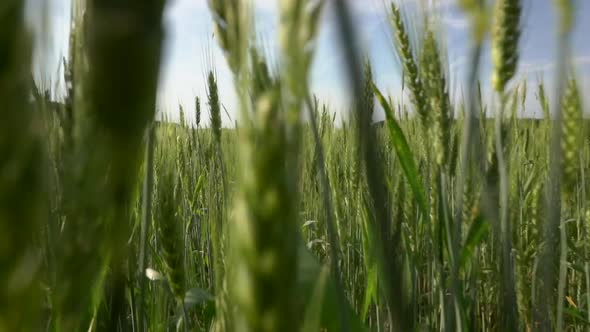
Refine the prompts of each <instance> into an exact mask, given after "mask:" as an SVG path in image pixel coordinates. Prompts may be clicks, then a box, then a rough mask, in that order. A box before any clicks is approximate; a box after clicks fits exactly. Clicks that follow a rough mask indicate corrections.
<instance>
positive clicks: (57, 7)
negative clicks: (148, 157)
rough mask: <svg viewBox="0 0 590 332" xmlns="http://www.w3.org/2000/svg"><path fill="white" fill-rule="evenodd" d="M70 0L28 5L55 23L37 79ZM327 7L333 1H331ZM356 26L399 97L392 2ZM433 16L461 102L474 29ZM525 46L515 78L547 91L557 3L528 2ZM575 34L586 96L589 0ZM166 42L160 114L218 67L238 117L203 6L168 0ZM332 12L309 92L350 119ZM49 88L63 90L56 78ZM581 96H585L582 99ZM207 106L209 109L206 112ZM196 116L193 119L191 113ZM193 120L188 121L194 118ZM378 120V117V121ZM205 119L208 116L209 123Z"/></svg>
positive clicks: (451, 9) (455, 14)
mask: <svg viewBox="0 0 590 332" xmlns="http://www.w3.org/2000/svg"><path fill="white" fill-rule="evenodd" d="M70 1H71V0H29V11H28V12H29V19H30V20H31V21H32V22H37V23H38V22H41V16H42V15H40V13H41V12H42V11H41V10H40V9H42V8H43V7H44V6H46V8H47V9H48V12H49V13H50V15H48V16H47V17H48V18H49V21H50V23H47V24H46V25H45V26H46V27H48V28H45V29H38V30H39V31H38V33H39V32H41V33H40V34H39V35H40V38H39V39H38V40H39V43H38V44H39V45H41V46H42V47H41V48H40V50H41V51H40V52H38V56H37V60H36V67H37V71H38V72H43V73H45V74H44V77H45V79H46V80H48V79H47V76H50V77H52V76H56V75H55V73H57V72H59V67H58V63H59V61H58V59H59V58H60V56H61V55H63V54H67V51H66V50H67V46H68V45H67V44H68V39H67V34H68V30H69V16H70V9H69V8H70ZM253 2H254V4H255V8H256V10H255V16H256V29H257V36H258V42H259V43H260V44H261V45H263V46H264V49H265V50H266V51H267V53H269V54H268V55H269V56H270V57H271V59H273V61H275V62H276V61H278V56H277V54H278V53H277V52H276V50H277V46H276V40H277V35H278V33H277V25H278V14H277V3H278V0H253ZM327 2H328V3H330V2H331V1H329V0H328V1H327ZM350 2H351V4H352V8H353V14H354V22H355V24H356V28H357V31H358V34H359V37H360V40H361V44H362V47H363V51H364V53H365V54H367V55H368V56H369V57H370V59H371V61H372V64H373V69H374V73H375V74H374V75H375V78H376V81H377V84H378V86H380V87H381V88H382V90H384V91H386V92H388V93H389V94H391V95H392V96H393V97H394V98H398V97H400V95H401V76H400V66H399V63H398V60H397V59H396V56H395V52H394V47H393V43H392V38H391V27H390V25H389V23H388V12H389V10H388V8H389V6H388V4H389V3H390V1H389V0H351V1H350ZM396 2H398V3H403V4H404V5H405V7H406V9H407V10H408V13H409V16H410V17H413V15H412V13H413V14H415V17H416V19H419V16H418V11H417V9H416V8H417V6H418V3H420V2H421V1H419V0H406V1H400V0H396ZM435 4H436V5H435V10H431V11H430V13H431V14H432V15H436V16H437V18H438V19H439V20H440V22H441V23H442V24H441V25H440V31H439V34H440V36H441V37H442V38H443V41H444V45H446V49H447V59H448V69H449V72H450V74H451V90H452V91H451V93H452V94H453V95H455V96H459V95H460V93H461V89H462V82H463V81H464V76H465V62H466V59H467V53H468V50H469V25H468V21H467V19H466V17H465V16H464V15H463V14H462V13H461V11H460V10H459V9H458V8H457V6H456V4H455V1H453V0H437V1H435ZM523 6H524V12H523V20H522V28H523V35H522V39H521V48H520V50H521V61H520V64H519V70H518V73H517V77H518V78H524V77H528V79H529V82H528V83H529V84H528V86H529V88H530V89H532V88H533V86H534V85H535V84H534V83H535V82H536V81H537V80H538V79H539V78H543V79H544V80H545V82H546V83H547V86H548V88H549V89H550V90H552V89H551V87H552V82H553V73H554V71H555V69H554V56H555V53H556V48H555V45H556V43H555V26H556V20H555V12H554V8H553V1H552V0H524V1H523ZM576 13H577V17H576V27H575V31H574V34H573V45H574V50H573V53H574V59H573V63H574V66H575V69H576V73H577V75H578V78H579V80H580V81H581V84H582V86H583V89H584V92H590V37H589V36H587V35H586V34H588V31H590V1H588V0H577V9H576ZM165 24H166V29H167V30H166V41H165V51H164V58H163V63H162V70H161V77H160V88H159V91H158V99H159V102H158V103H159V108H160V109H161V110H163V111H165V112H167V113H168V114H169V115H170V116H171V117H175V116H177V113H178V104H179V103H181V104H183V105H184V108H185V109H187V110H192V109H193V108H194V97H195V96H197V95H198V96H200V97H202V99H203V100H205V99H206V91H205V80H204V77H205V75H206V72H207V70H208V69H209V68H211V67H213V68H214V69H215V70H216V71H217V74H218V79H219V84H220V95H221V100H222V102H223V103H224V104H225V106H226V108H227V109H228V111H229V113H230V116H231V117H232V118H233V117H234V115H235V114H236V113H237V112H235V94H234V92H233V83H232V78H231V74H230V72H229V70H228V68H227V65H226V64H225V59H224V57H223V55H222V53H221V51H220V50H219V49H218V48H217V45H216V42H215V40H214V39H213V37H212V32H213V25H212V19H211V16H210V14H209V10H208V7H207V1H206V0H170V1H169V4H168V8H167V10H166V14H165ZM37 25H38V24H37ZM336 41H337V39H336V30H335V26H334V16H333V10H332V8H331V6H330V5H328V6H327V7H326V8H325V11H324V14H323V17H322V24H321V28H320V35H319V40H318V43H317V52H316V57H315V61H314V65H313V68H312V73H311V82H310V83H311V88H312V91H313V92H314V93H316V94H317V95H318V96H319V97H320V99H321V100H323V101H325V102H327V103H329V104H330V105H331V106H332V109H333V110H334V111H336V112H338V113H339V114H341V115H342V114H345V112H346V105H348V99H347V96H348V95H349V94H348V93H347V87H346V84H345V82H346V80H345V77H344V76H343V74H344V73H343V70H342V64H343V61H342V58H341V56H340V49H339V47H338V45H337V42H336ZM487 48H488V49H487V51H486V52H485V53H484V54H485V56H484V59H483V66H482V73H481V75H482V76H481V79H482V83H484V85H486V86H487V85H488V84H489V77H490V74H489V73H490V70H491V62H490V59H489V43H488V45H487ZM51 81H52V82H53V83H52V84H56V85H59V84H60V83H59V82H57V83H56V82H55V79H51ZM583 95H588V94H587V93H583ZM527 100H528V101H527V108H528V109H529V112H530V113H531V114H533V113H535V112H537V111H538V110H539V107H538V103H537V102H536V100H535V98H534V93H533V91H532V90H530V91H529V95H528V98H527ZM203 106H205V105H203ZM191 113H192V112H191ZM189 116H190V114H189ZM376 116H377V117H380V115H379V114H377V115H376ZM205 120H208V116H205ZM223 120H224V124H225V125H230V124H231V123H232V122H233V119H229V118H228V117H227V116H226V115H225V114H224V119H223Z"/></svg>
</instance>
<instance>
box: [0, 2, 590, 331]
mask: <svg viewBox="0 0 590 332" xmlns="http://www.w3.org/2000/svg"><path fill="white" fill-rule="evenodd" d="M207 1H208V8H209V10H210V12H211V15H212V17H213V20H214V21H213V24H214V26H215V40H216V42H217V44H218V46H219V48H220V49H221V50H222V51H223V53H224V55H225V61H226V62H227V64H228V67H229V68H230V70H231V73H232V77H233V84H234V88H235V91H236V95H237V99H238V107H237V110H236V113H237V114H239V120H238V121H237V122H236V126H235V127H234V128H224V127H222V121H221V116H222V112H223V110H222V108H223V102H224V101H223V100H220V98H221V97H220V96H221V94H220V91H219V88H220V86H219V85H218V78H217V76H216V71H215V68H210V71H209V72H208V73H207V75H205V77H204V79H205V80H206V82H204V83H205V84H206V86H207V95H206V96H205V97H203V98H199V97H196V98H195V102H194V104H193V106H194V107H193V108H191V109H187V108H186V107H185V108H180V110H179V114H180V120H179V121H168V120H167V118H166V117H165V116H164V117H161V118H158V120H157V121H156V96H157V88H158V73H159V67H160V64H161V62H162V47H163V46H162V45H163V39H164V34H165V31H164V28H163V22H162V17H163V16H162V15H163V11H164V8H165V6H166V2H167V1H165V0H119V1H113V0H84V1H82V0H80V1H75V2H74V5H73V10H72V13H73V18H72V21H73V22H72V28H71V31H70V49H69V54H68V55H67V56H66V57H65V59H64V77H63V78H62V79H63V80H64V81H65V83H66V84H65V98H63V100H55V98H53V97H52V96H55V93H54V92H55V91H52V90H51V89H52V88H45V87H42V86H41V85H40V84H38V82H35V80H33V79H32V78H31V77H32V75H31V64H32V54H33V53H32V52H33V45H34V43H33V36H32V35H31V34H30V32H29V31H28V29H27V28H26V24H25V21H24V8H25V2H24V1H22V0H2V3H1V4H0V119H1V120H0V332H4V331H6V332H8V331H54V332H61V331H89V332H90V331H219V332H222V331H239V332H279V331H280V332H283V331H286V332H288V331H318V332H319V331H322V332H323V331H351V332H354V331H378V332H381V331H384V332H385V331H587V330H588V329H589V328H590V234H588V231H589V227H590V193H588V191H589V190H590V180H589V179H588V176H590V120H589V119H588V118H587V117H584V107H585V102H586V103H587V102H588V101H584V100H583V99H584V95H583V93H582V90H581V88H580V85H579V83H578V80H577V78H576V76H575V70H572V63H571V47H572V45H570V40H571V39H570V36H571V31H572V27H573V26H574V25H575V24H576V22H575V19H574V15H573V13H574V12H575V1H573V0H556V1H554V3H555V6H554V10H555V11H556V12H557V13H558V14H559V17H560V20H559V25H558V26H556V27H555V31H556V33H557V36H558V39H559V40H558V46H559V50H558V54H559V62H558V65H557V66H556V71H557V75H556V77H557V78H556V81H557V84H552V86H553V87H554V88H555V89H556V91H554V93H553V91H552V93H549V92H548V91H546V89H547V84H545V83H544V82H543V81H539V82H530V81H528V82H527V81H526V80H518V79H517V77H516V75H515V73H516V72H517V68H518V64H519V55H520V54H519V50H520V44H519V41H520V36H521V28H522V8H523V1H521V0H496V1H483V0H461V1H458V3H459V6H460V8H461V9H462V10H463V11H464V13H465V15H467V17H468V18H469V24H470V25H469V31H470V41H469V43H470V45H471V53H470V58H469V59H468V75H467V78H466V79H465V81H466V82H465V86H466V87H468V90H467V91H464V94H463V95H462V96H461V98H454V97H452V94H451V91H450V90H451V88H450V83H449V82H451V79H453V80H455V79H457V78H451V77H450V74H449V73H448V70H446V67H445V61H446V60H445V59H446V55H445V53H444V52H445V51H444V47H442V41H441V36H440V35H439V33H437V31H438V30H437V26H436V24H437V22H436V20H435V19H434V18H432V17H431V16H429V15H428V13H427V12H424V13H423V17H422V18H421V19H422V21H421V22H420V23H419V24H418V23H417V22H414V21H412V20H411V19H409V17H410V16H408V15H405V13H404V6H403V1H401V2H400V1H396V2H393V3H387V7H386V8H388V13H387V17H388V22H389V25H390V29H391V35H392V39H393V40H392V43H393V45H395V47H394V50H393V51H394V52H395V56H396V57H397V58H398V59H399V65H400V68H401V70H402V72H403V75H404V82H405V85H404V91H401V92H400V94H402V95H406V96H407V97H408V98H406V99H399V98H395V97H393V96H389V95H386V94H383V92H382V91H383V89H382V87H379V86H378V85H377V83H376V82H375V81H374V79H373V77H374V72H373V68H372V65H371V63H370V61H368V60H364V59H363V56H362V54H363V50H361V49H358V48H357V47H356V46H355V45H358V43H357V42H356V38H357V35H356V31H355V26H354V24H353V23H352V21H351V10H350V7H349V3H348V2H347V1H345V0H325V1H324V0H319V1H315V0H277V1H278V3H279V11H280V17H281V19H280V22H279V30H280V31H279V35H278V36H276V38H277V41H278V45H279V50H278V52H279V54H275V55H273V56H274V58H278V59H280V65H279V66H276V67H278V68H274V67H273V66H272V65H271V64H270V61H269V60H268V58H269V54H267V52H265V50H264V49H263V48H261V47H259V45H257V43H256V42H255V28H254V22H253V18H252V16H251V5H252V4H251V2H250V1H246V0H207ZM328 3H330V6H328ZM324 10H334V12H335V17H336V26H337V27H338V42H339V44H340V47H341V50H340V52H342V54H343V57H344V59H345V65H343V67H342V68H341V69H340V70H341V71H342V72H343V73H344V74H345V77H347V79H348V80H349V82H350V84H349V86H350V91H349V93H350V95H351V96H353V100H354V102H353V103H352V104H351V105H350V107H349V108H350V113H349V116H348V118H347V119H346V121H343V122H342V123H337V121H336V118H335V115H334V111H333V110H332V109H331V108H330V106H329V105H328V104H327V103H325V102H323V101H322V100H321V99H320V98H318V97H317V96H316V95H315V94H314V93H313V91H312V90H311V88H310V84H309V80H310V68H311V65H312V63H313V59H314V51H315V49H314V46H315V41H316V40H317V38H318V37H317V36H318V34H319V31H318V30H319V27H320V24H319V20H320V18H321V14H322V11H324ZM113 22H114V23H113ZM117 24H119V25H117ZM417 26H419V27H420V28H419V29H417V28H416V27H417ZM415 39H417V40H418V41H419V42H418V43H416V42H414V40H415ZM486 40H489V41H491V51H490V52H491V54H490V56H491V59H492V62H493V70H492V74H491V77H482V75H480V74H481V73H480V72H481V68H480V67H481V58H482V57H483V52H486V48H485V47H484V43H485V42H486ZM481 80H488V81H490V82H491V87H492V90H493V91H492V95H493V98H492V99H493V100H494V102H492V103H490V102H487V101H486V98H484V97H483V96H482V95H483V93H482V88H481V86H482V84H481ZM527 84H528V85H529V87H528V88H527ZM532 85H534V87H532V88H531V86H532ZM531 91H534V92H533V93H532V95H531ZM549 95H551V96H554V97H553V98H549ZM527 98H529V99H535V100H536V103H537V104H538V107H539V109H541V110H542V111H543V115H544V116H543V117H542V118H529V117H527V116H526V113H527V110H526V105H528V103H527V102H526V100H527ZM377 110H380V111H383V112H384V113H385V115H386V116H385V120H384V121H382V122H378V123H374V122H373V121H372V116H373V113H374V112H375V111H377ZM206 117H209V120H210V121H208V123H210V125H207V126H204V125H203V123H204V122H205V118H206ZM189 118H190V119H195V121H194V122H193V121H189V120H187V119H189Z"/></svg>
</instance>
